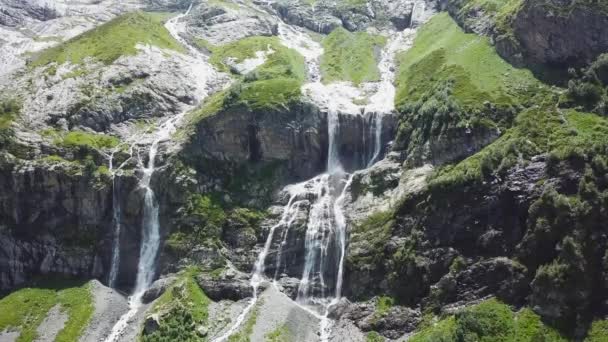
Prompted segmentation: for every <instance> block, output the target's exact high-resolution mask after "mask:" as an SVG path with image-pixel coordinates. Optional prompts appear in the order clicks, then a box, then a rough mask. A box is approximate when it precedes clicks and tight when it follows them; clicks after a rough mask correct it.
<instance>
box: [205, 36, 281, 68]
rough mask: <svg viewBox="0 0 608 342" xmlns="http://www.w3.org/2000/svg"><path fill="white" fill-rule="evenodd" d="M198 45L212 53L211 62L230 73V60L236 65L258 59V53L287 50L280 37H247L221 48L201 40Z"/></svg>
mask: <svg viewBox="0 0 608 342" xmlns="http://www.w3.org/2000/svg"><path fill="white" fill-rule="evenodd" d="M198 43H199V46H201V47H204V48H206V49H207V50H209V51H210V52H211V58H209V62H210V63H211V64H213V65H215V66H216V67H217V68H218V69H220V70H222V71H229V69H230V68H229V66H228V64H227V63H226V61H227V60H228V59H233V60H234V62H235V63H241V62H243V61H244V60H245V59H248V58H254V57H256V56H255V53H256V52H258V51H268V50H269V49H271V50H274V51H277V50H283V49H285V47H284V46H283V45H282V44H281V42H280V41H279V38H278V37H261V36H254V37H247V38H243V39H240V40H238V41H235V42H232V43H228V44H225V45H221V46H214V45H211V44H209V43H207V42H206V41H201V40H199V41H198Z"/></svg>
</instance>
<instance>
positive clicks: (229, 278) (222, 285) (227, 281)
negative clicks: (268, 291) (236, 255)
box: [196, 268, 265, 301]
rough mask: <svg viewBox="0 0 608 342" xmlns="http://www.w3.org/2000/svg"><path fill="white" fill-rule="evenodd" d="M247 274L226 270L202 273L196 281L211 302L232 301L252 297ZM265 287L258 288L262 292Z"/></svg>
mask: <svg viewBox="0 0 608 342" xmlns="http://www.w3.org/2000/svg"><path fill="white" fill-rule="evenodd" d="M249 278H250V276H249V274H247V273H243V272H240V271H237V270H236V269H234V268H226V269H223V270H221V272H212V273H202V274H200V275H199V276H197V278H196V281H197V283H198V285H199V286H200V287H201V289H203V291H204V292H205V294H206V295H207V296H208V297H209V298H211V299H212V300H215V301H219V300H222V299H229V300H233V301H237V300H241V299H243V298H247V297H251V296H253V288H252V287H251V284H250V283H249ZM264 288H265V285H264V284H262V285H261V286H260V291H263V289H264Z"/></svg>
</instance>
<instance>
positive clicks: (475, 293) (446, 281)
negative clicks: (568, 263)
mask: <svg viewBox="0 0 608 342" xmlns="http://www.w3.org/2000/svg"><path fill="white" fill-rule="evenodd" d="M526 271H527V270H526V268H525V267H524V266H522V265H521V264H519V263H517V262H515V261H513V260H510V259H508V258H505V257H499V258H493V259H488V260H483V261H481V262H478V263H475V264H473V265H471V266H470V267H467V268H466V269H465V270H463V271H461V272H458V273H456V274H454V273H448V274H446V275H445V276H443V277H442V278H441V279H440V280H439V282H437V284H436V285H433V286H432V287H431V298H436V299H438V300H439V303H433V304H435V305H439V306H443V304H444V303H446V304H447V303H449V304H451V305H453V306H462V305H467V304H470V303H472V302H474V301H476V300H479V299H481V298H485V297H487V296H489V295H495V296H497V297H498V298H499V299H501V300H503V301H506V302H508V303H522V301H523V300H524V298H525V296H526V294H527V291H528V283H529V279H527V276H526Z"/></svg>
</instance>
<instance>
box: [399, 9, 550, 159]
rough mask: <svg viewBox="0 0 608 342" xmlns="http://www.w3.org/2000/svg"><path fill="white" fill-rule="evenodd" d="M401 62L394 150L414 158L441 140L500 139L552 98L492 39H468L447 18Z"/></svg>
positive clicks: (431, 25)
mask: <svg viewBox="0 0 608 342" xmlns="http://www.w3.org/2000/svg"><path fill="white" fill-rule="evenodd" d="M397 59H398V62H399V64H398V72H397V80H396V83H397V96H396V105H397V108H398V110H399V112H400V113H401V118H400V122H399V128H398V132H397V137H396V139H395V146H396V147H397V148H399V149H402V150H407V151H408V152H409V153H410V154H411V155H412V156H413V157H417V156H418V154H419V152H418V151H416V150H415V149H416V148H420V146H424V145H425V144H426V143H427V142H429V141H433V140H436V139H439V138H440V137H441V138H442V139H445V140H450V139H461V137H462V136H463V135H465V134H466V135H470V136H472V137H487V136H491V135H498V133H497V132H500V131H503V130H505V129H508V128H509V127H511V126H512V125H513V121H514V118H515V116H516V113H517V112H518V111H519V110H520V109H521V108H525V107H529V106H531V105H533V104H537V103H539V102H540V101H542V99H544V98H546V97H547V96H548V94H549V93H550V89H549V88H548V87H545V86H544V85H542V83H540V82H538V81H537V80H536V79H535V78H534V77H533V76H532V74H531V72H530V71H527V70H524V69H515V68H513V67H512V66H511V65H509V64H508V63H507V62H505V61H504V60H502V59H501V58H500V57H499V56H498V55H497V54H496V52H495V50H494V48H493V47H492V46H491V45H490V43H489V41H488V38H486V37H480V36H477V35H475V34H466V33H464V32H463V31H462V30H461V29H460V27H459V26H458V25H457V24H456V23H455V22H454V21H453V20H452V19H451V18H450V16H449V15H448V14H445V13H442V14H439V15H436V16H435V17H434V18H432V19H431V20H430V21H429V22H427V23H426V24H425V25H424V26H423V27H422V28H420V30H419V33H418V35H417V37H416V40H415V42H414V46H413V47H412V48H411V49H410V50H408V51H407V52H405V53H402V54H400V55H399V56H398V58H397ZM459 137H460V138H459Z"/></svg>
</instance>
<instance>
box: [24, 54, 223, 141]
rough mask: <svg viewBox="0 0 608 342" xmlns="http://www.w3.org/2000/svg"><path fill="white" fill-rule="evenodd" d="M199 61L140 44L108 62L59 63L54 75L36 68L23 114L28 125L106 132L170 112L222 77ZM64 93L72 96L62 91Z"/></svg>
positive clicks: (212, 87)
mask: <svg viewBox="0 0 608 342" xmlns="http://www.w3.org/2000/svg"><path fill="white" fill-rule="evenodd" d="M200 63H204V62H202V61H198V60H196V59H193V58H189V57H186V56H184V55H181V54H178V53H175V52H168V51H164V50H161V49H158V48H155V47H150V46H148V47H143V46H142V47H141V48H140V53H139V54H137V55H135V56H123V57H121V58H119V59H118V60H117V61H116V62H114V63H113V64H111V65H109V66H103V65H100V64H98V63H92V64H87V65H86V66H75V65H69V64H64V65H62V66H59V67H58V69H57V72H56V74H55V75H54V76H49V75H46V76H45V71H44V69H42V68H39V69H37V70H36V71H35V72H34V74H33V75H27V76H25V77H31V78H32V79H33V80H34V82H33V87H34V90H33V91H30V92H28V93H27V94H26V100H25V101H24V108H23V116H25V117H27V118H28V125H30V126H34V127H36V126H41V125H52V126H56V127H57V126H59V127H60V128H62V129H72V128H85V127H86V128H90V129H93V130H95V131H109V130H111V129H112V128H113V125H115V124H118V123H121V122H124V121H127V120H136V119H146V118H158V117H166V116H168V115H175V114H177V113H180V112H182V111H183V110H185V109H187V108H188V106H192V105H194V104H197V103H198V102H199V101H201V100H202V98H203V97H204V96H206V95H207V94H209V93H213V92H214V91H215V90H217V89H219V88H220V87H221V86H222V85H223V84H224V83H225V81H226V76H225V75H222V74H219V73H211V74H210V73H209V72H208V71H207V70H204V69H201V68H200V67H199V66H200ZM81 71H82V72H81ZM74 72H78V74H74ZM73 75H76V76H73ZM201 80H207V81H208V82H205V81H202V82H201ZM66 93H70V94H72V96H69V97H66V96H63V95H62V94H66ZM132 131H133V130H131V132H129V133H130V134H132V133H133V132H132Z"/></svg>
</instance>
